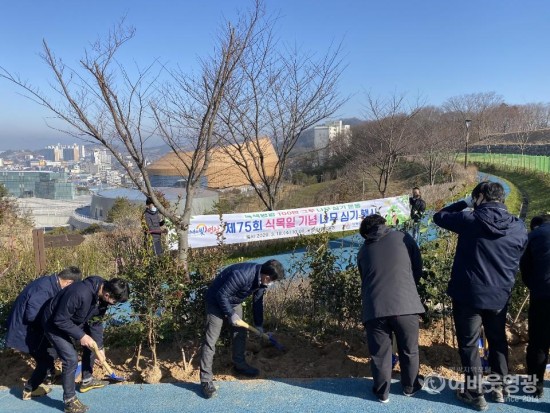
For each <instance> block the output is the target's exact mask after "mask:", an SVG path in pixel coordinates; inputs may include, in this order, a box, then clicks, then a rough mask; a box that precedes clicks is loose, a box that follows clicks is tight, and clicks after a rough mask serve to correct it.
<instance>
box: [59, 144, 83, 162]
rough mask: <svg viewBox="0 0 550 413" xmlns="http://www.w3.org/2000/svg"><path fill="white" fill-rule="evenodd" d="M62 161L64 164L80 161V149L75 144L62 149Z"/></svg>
mask: <svg viewBox="0 0 550 413" xmlns="http://www.w3.org/2000/svg"><path fill="white" fill-rule="evenodd" d="M63 160H64V161H66V162H70V161H72V162H78V161H79V160H80V147H79V146H78V145H77V144H76V143H75V144H74V145H72V146H68V147H64V148H63Z"/></svg>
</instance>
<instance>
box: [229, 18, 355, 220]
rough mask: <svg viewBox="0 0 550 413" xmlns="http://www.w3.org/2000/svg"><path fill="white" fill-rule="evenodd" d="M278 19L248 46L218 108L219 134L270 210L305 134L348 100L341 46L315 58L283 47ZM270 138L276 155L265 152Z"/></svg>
mask: <svg viewBox="0 0 550 413" xmlns="http://www.w3.org/2000/svg"><path fill="white" fill-rule="evenodd" d="M273 28H274V21H273V20H272V21H269V22H268V23H267V24H266V26H265V27H264V29H263V31H262V34H263V36H262V37H261V38H258V39H256V41H255V42H254V43H253V47H251V48H249V49H248V50H247V53H246V55H245V58H244V59H243V60H242V61H241V64H240V66H239V73H240V74H239V76H235V77H234V79H233V80H234V82H233V84H232V85H231V86H232V87H231V93H228V94H226V96H225V97H226V99H225V101H224V105H223V109H222V111H221V112H220V115H221V116H220V119H221V123H222V124H223V128H221V129H220V138H221V139H222V140H223V142H225V145H226V146H225V148H226V153H227V155H228V156H229V157H230V158H231V159H232V160H233V162H235V163H236V164H237V165H238V166H239V168H240V170H241V171H242V173H243V174H244V176H246V178H247V180H248V182H249V183H250V185H251V186H252V188H253V189H254V191H255V192H256V194H257V195H258V197H259V198H260V200H261V201H262V203H263V204H264V205H265V206H266V208H267V209H268V210H273V209H275V208H276V205H277V200H278V196H279V192H280V189H281V185H282V182H283V179H284V173H285V169H286V166H287V163H288V161H289V155H290V153H291V151H292V149H293V148H294V146H295V145H296V142H297V141H298V139H299V138H300V136H301V134H302V133H303V132H304V131H305V130H306V129H308V128H310V127H311V126H313V125H315V124H316V123H317V122H319V121H320V120H322V119H325V118H327V117H329V116H331V115H333V114H334V113H335V112H336V111H337V110H338V109H339V108H340V107H341V106H342V105H343V104H344V103H345V102H346V100H347V99H346V98H341V97H340V96H339V93H338V90H337V82H338V80H339V78H340V75H341V74H342V71H343V70H344V65H343V62H342V59H341V48H340V47H336V48H334V49H329V50H328V51H327V53H326V54H324V55H322V56H320V57H319V58H316V57H315V56H313V55H309V54H305V53H301V52H300V51H299V50H298V49H297V48H292V49H290V50H287V49H281V48H280V47H279V45H278V44H277V42H276V41H275V40H274V37H273ZM266 137H267V139H269V140H270V141H271V143H272V144H273V146H274V148H275V151H276V154H277V159H275V160H274V159H273V157H269V156H267V154H266V150H267V148H268V146H269V145H268V144H266Z"/></svg>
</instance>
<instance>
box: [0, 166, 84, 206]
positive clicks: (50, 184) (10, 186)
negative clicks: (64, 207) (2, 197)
mask: <svg viewBox="0 0 550 413" xmlns="http://www.w3.org/2000/svg"><path fill="white" fill-rule="evenodd" d="M0 183H1V184H3V185H4V186H5V187H6V189H7V190H8V192H9V193H10V194H11V195H12V196H14V197H17V198H29V197H36V198H46V199H59V200H63V199H66V200H69V199H74V186H73V183H72V182H68V181H67V178H66V176H65V173H63V172H48V171H0Z"/></svg>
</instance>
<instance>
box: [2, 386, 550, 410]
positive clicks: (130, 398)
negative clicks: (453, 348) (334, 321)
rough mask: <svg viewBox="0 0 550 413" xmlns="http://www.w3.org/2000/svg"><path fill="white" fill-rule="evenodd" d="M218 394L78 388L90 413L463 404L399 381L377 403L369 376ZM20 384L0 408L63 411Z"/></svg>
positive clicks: (547, 404)
mask: <svg viewBox="0 0 550 413" xmlns="http://www.w3.org/2000/svg"><path fill="white" fill-rule="evenodd" d="M216 384H217V385H219V395H218V397H216V398H213V399H211V400H205V399H203V398H202V397H201V396H200V393H199V386H198V385H196V384H190V383H174V384H158V385H139V384H133V385H124V384H116V385H110V386H108V387H106V388H104V389H98V390H92V391H90V392H88V393H85V394H80V395H79V398H80V399H81V400H82V401H83V402H84V403H86V404H87V405H88V406H90V412H92V413H96V412H97V413H128V412H131V413H134V412H135V413H171V412H205V413H206V412H208V413H210V412H241V413H244V412H266V413H267V412H270V413H282V412H289V413H290V412H292V413H296V412H315V413H323V412H327V413H329V412H368V411H377V412H378V411H380V412H387V413H396V412H400V413H409V412H426V413H438V412H442V413H455V412H457V413H458V412H464V411H473V410H470V409H465V408H464V406H463V405H462V404H461V403H460V402H458V401H457V400H455V397H454V393H453V392H452V391H451V390H450V389H449V388H445V389H444V390H443V391H442V392H441V393H440V394H433V393H429V392H427V391H425V390H422V391H420V392H419V393H418V394H417V395H416V396H415V397H412V398H409V397H405V396H403V395H402V394H401V392H400V391H401V387H400V385H399V383H394V384H393V385H392V389H391V394H390V402H389V403H388V404H381V403H379V402H378V401H376V400H375V399H374V397H373V396H371V395H370V393H369V389H370V387H371V386H372V382H371V381H370V380H368V379H316V380H296V379H293V380H280V381H274V380H248V381H232V382H216ZM20 392H21V390H20V389H12V390H2V391H0V412H2V413H17V412H25V413H31V412H32V413H49V412H61V411H63V404H62V402H61V398H62V390H61V387H60V386H54V391H53V392H52V393H50V395H49V396H47V397H42V398H39V399H35V400H31V401H22V400H21V394H20ZM549 394H550V389H549V383H548V382H546V395H545V397H544V398H543V399H542V401H534V400H530V399H527V398H526V397H525V396H520V397H519V398H517V399H515V400H514V401H510V402H508V403H506V404H495V403H490V404H489V410H488V411H489V412H550V397H549Z"/></svg>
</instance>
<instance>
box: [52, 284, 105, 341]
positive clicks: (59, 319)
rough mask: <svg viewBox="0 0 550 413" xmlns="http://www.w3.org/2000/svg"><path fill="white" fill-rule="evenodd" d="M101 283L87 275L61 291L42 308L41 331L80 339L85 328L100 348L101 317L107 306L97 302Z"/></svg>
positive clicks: (101, 337)
mask: <svg viewBox="0 0 550 413" xmlns="http://www.w3.org/2000/svg"><path fill="white" fill-rule="evenodd" d="M104 282H105V280H104V279H103V278H101V277H98V276H91V277H88V278H86V279H85V280H83V281H80V282H76V283H73V284H71V285H69V286H68V287H67V288H65V289H63V290H62V291H61V292H60V293H59V294H57V295H56V296H55V297H54V298H53V299H52V300H51V301H50V302H48V303H47V305H46V306H45V308H44V316H43V318H42V325H43V327H44V330H45V331H47V332H48V333H51V334H55V335H60V336H69V337H71V338H73V339H75V340H80V339H81V338H82V337H84V334H85V333H84V329H85V328H89V331H90V336H91V337H92V338H93V339H94V340H95V341H96V342H97V345H98V346H99V347H100V348H101V347H103V322H102V318H103V316H104V315H105V312H106V311H107V303H104V302H102V301H100V300H99V297H98V292H99V288H100V287H101V285H102V284H103V283H104Z"/></svg>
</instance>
